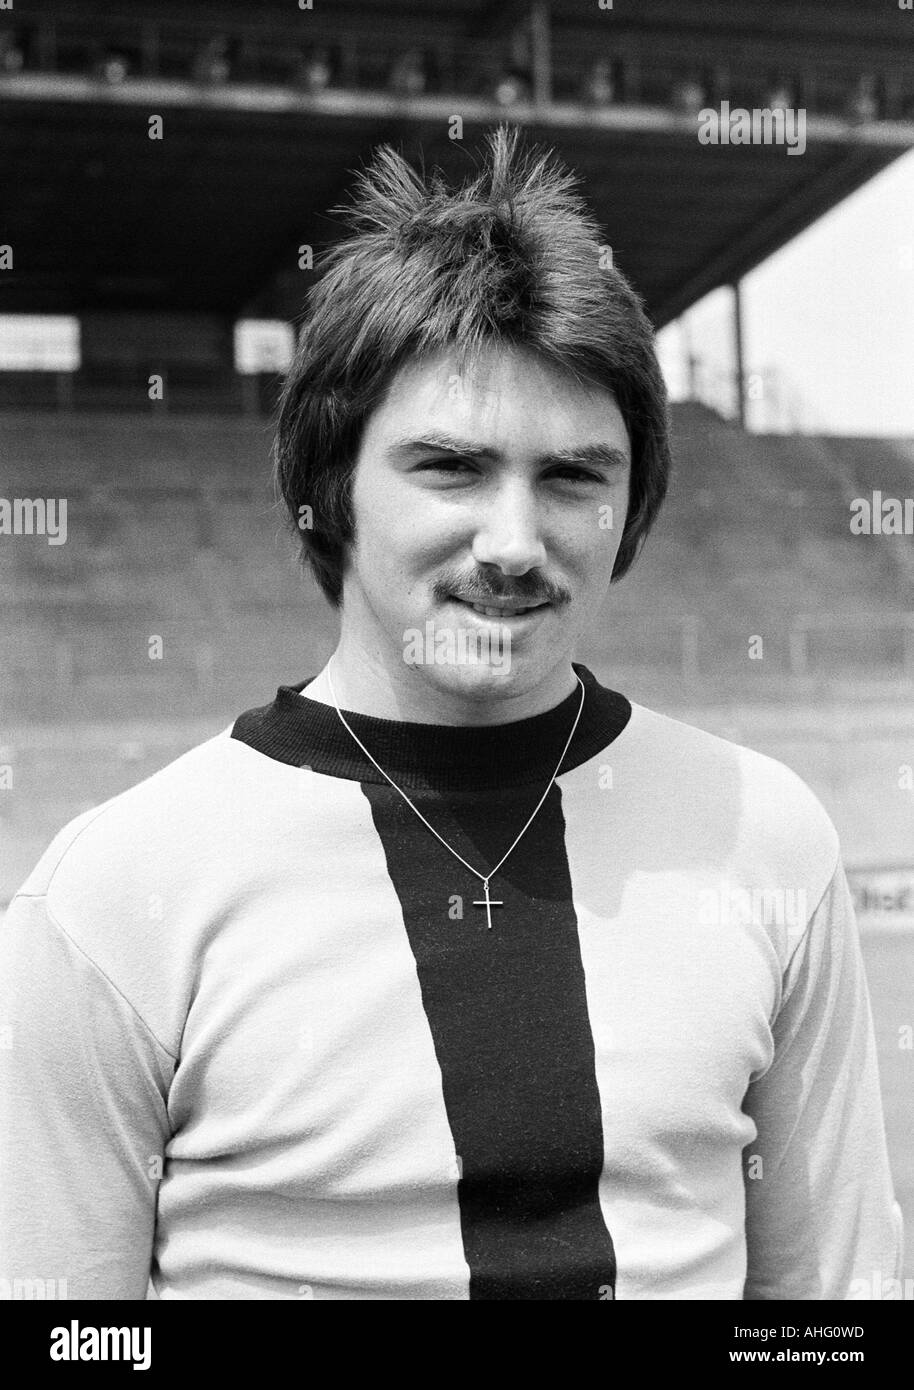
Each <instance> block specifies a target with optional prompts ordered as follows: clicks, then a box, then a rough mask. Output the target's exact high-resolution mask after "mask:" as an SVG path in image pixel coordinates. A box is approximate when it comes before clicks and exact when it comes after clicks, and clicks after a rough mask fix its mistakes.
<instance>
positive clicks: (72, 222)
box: [0, 0, 914, 325]
mask: <svg viewBox="0 0 914 1390" xmlns="http://www.w3.org/2000/svg"><path fill="white" fill-rule="evenodd" d="M531 15H532V19H531V18H530V16H531ZM524 25H527V29H526V32H527V34H528V35H529V36H530V39H531V42H530V46H529V49H528V56H529V57H530V59H531V65H530V86H529V88H525V87H524V84H523V81H522V80H521V83H520V86H519V87H517V88H516V90H515V96H516V97H517V100H516V101H515V103H514V104H512V105H507V106H505V105H502V104H500V103H499V101H498V100H496V98H495V96H494V95H493V93H494V91H495V89H496V87H497V86H498V83H499V81H501V82H505V81H507V82H508V83H509V84H510V82H511V81H513V80H514V78H513V77H512V63H513V72H514V74H515V76H516V73H517V70H518V61H519V60H518V56H517V55H518V52H521V53H522V48H523V45H522V43H521V49H520V50H519V49H518V43H519V42H521V40H520V39H519V38H518V35H519V34H521V35H522V32H523V31H522V30H521V29H519V27H518V26H524ZM222 38H224V39H225V42H224V43H221V42H220V40H221V39H222ZM912 44H914V12H910V11H904V10H901V9H899V8H898V7H897V5H895V4H894V3H889V0H831V3H829V4H828V5H823V4H822V3H821V0H806V3H799V0H765V4H764V5H762V4H760V3H758V0H751V2H750V0H650V2H649V3H646V4H645V3H641V4H638V5H637V6H635V5H630V4H627V3H626V4H623V3H621V0H617V4H616V6H615V7H613V8H610V9H601V8H600V7H599V4H598V0H593V3H589V4H587V5H586V6H585V5H583V4H580V3H574V2H573V0H552V3H551V4H549V5H548V6H547V5H546V4H545V3H535V2H534V3H532V4H530V3H528V4H515V3H510V0H487V2H486V3H484V2H483V0H447V3H445V2H444V0H411V3H406V2H405V0H404V2H403V3H394V0H376V3H372V4H369V3H366V0H333V3H332V4H331V3H326V4H321V3H320V0H315V7H314V9H313V10H312V11H307V10H304V11H301V10H296V8H295V7H294V6H293V5H292V4H291V3H283V4H278V3H275V2H274V0H262V3H261V4H259V5H258V6H256V7H252V6H250V5H247V4H243V3H237V0H222V2H221V3H219V4H218V5H216V4H212V3H202V2H201V3H192V4H187V3H178V0H155V3H154V4H149V3H148V0H133V3H132V4H131V5H130V6H129V7H128V6H127V5H126V4H124V5H122V6H118V5H112V4H110V3H108V4H102V3H101V2H100V0H91V2H90V0H72V3H70V4H68V6H67V7H66V10H65V12H63V13H61V14H49V11H48V10H47V8H46V7H45V6H43V5H42V4H40V3H39V0H16V6H15V9H14V10H13V11H4V12H3V13H2V14H0V121H2V140H0V181H2V185H3V186H4V187H5V188H6V189H7V190H8V191H9V190H12V193H13V196H12V197H11V198H8V199H7V207H6V210H5V212H4V213H3V214H2V220H0V243H8V244H10V245H11V246H12V247H13V248H14V268H13V269H12V270H11V271H5V272H3V274H2V275H0V311H5V312H49V313H50V312H53V313H80V312H85V311H87V310H97V309H106V310H130V311H133V312H138V311H142V312H156V311H165V310H177V311H186V312H191V311H200V312H212V313H219V314H225V315H230V316H239V315H240V314H242V313H252V312H253V313H259V314H266V315H273V314H276V315H279V316H282V317H289V318H292V317H295V315H296V314H297V313H298V312H299V309H300V306H301V299H302V295H303V293H304V290H305V288H306V282H305V278H304V277H303V275H302V273H301V271H300V270H299V269H298V248H299V246H301V245H302V244H309V245H312V246H313V247H314V249H315V251H317V250H318V249H319V248H320V247H321V246H322V245H323V244H326V243H327V242H328V241H330V240H332V239H333V237H334V236H335V235H336V232H337V223H336V221H335V220H334V219H332V218H328V217H327V215H326V211H327V209H328V208H329V207H331V206H332V205H334V204H337V203H340V202H342V201H345V198H346V194H347V189H348V187H349V185H350V183H351V171H353V170H354V169H357V168H358V167H360V165H362V164H363V163H364V162H365V160H366V159H367V158H368V156H369V155H370V152H371V149H372V148H373V147H374V146H375V145H376V144H378V143H380V142H382V141H390V142H392V143H394V144H395V145H397V146H399V147H400V148H402V149H403V151H404V153H405V154H406V155H407V156H408V157H410V158H414V159H416V160H418V159H419V157H420V152H421V154H422V156H423V157H424V161H425V164H426V166H430V165H432V164H436V163H437V164H440V165H441V166H442V167H443V168H444V169H445V171H446V172H447V173H449V174H450V175H452V176H459V175H461V174H467V173H469V172H471V171H472V169H473V167H474V152H475V151H476V150H477V149H478V147H479V145H480V143H481V137H482V135H483V132H484V131H485V130H486V129H487V128H489V127H491V126H493V125H494V124H496V123H497V122H498V121H500V120H504V119H509V120H513V121H516V122H518V123H520V124H522V125H524V126H525V127H526V128H527V130H528V133H529V135H530V137H531V138H532V139H536V140H540V141H544V142H546V143H548V144H550V145H552V146H554V147H555V148H556V150H557V151H558V152H559V153H560V154H561V155H562V156H563V157H564V158H565V159H566V160H567V161H568V163H570V164H571V165H572V166H573V167H574V168H575V169H576V170H577V171H578V173H579V174H580V175H581V176H582V178H583V180H584V186H585V192H586V194H587V196H588V198H589V199H590V201H591V203H592V204H593V206H594V208H595V210H596V212H597V215H598V217H599V219H600V221H601V224H602V225H603V226H604V227H605V229H606V234H607V240H608V242H609V244H610V245H611V246H612V247H613V253H614V257H615V260H616V263H617V264H619V265H620V266H621V267H622V268H623V269H624V270H625V271H626V273H627V274H629V275H630V276H631V278H632V279H633V280H634V282H635V284H636V285H637V286H638V288H639V289H640V291H641V292H642V294H643V295H644V296H645V298H646V300H647V303H648V308H649V310H650V312H651V314H652V316H653V318H654V320H655V322H657V323H658V325H659V324H663V323H664V322H667V321H669V320H670V319H671V318H673V317H675V316H676V315H677V314H678V313H680V312H682V311H683V310H684V309H685V308H687V307H688V305H689V304H691V303H693V302H694V301H695V300H696V299H698V298H700V297H701V295H702V294H704V293H706V292H707V291H708V290H710V289H713V288H715V287H716V286H717V285H720V284H725V283H728V282H730V281H732V280H734V279H737V278H738V277H739V276H741V275H742V274H744V273H746V272H747V271H748V270H750V269H751V268H752V267H753V266H755V265H756V264H758V263H759V261H761V260H763V259H764V258H765V257H766V256H768V255H769V254H771V252H772V251H774V250H776V249H777V248H778V247H779V246H781V245H783V244H784V243H785V242H786V241H788V240H790V239H791V238H792V237H793V236H795V235H796V234H797V232H799V231H800V230H802V229H803V228H804V227H805V226H807V225H808V224H810V223H811V222H813V221H814V220H815V219H816V218H818V217H819V216H820V215H821V214H822V213H824V212H825V211H827V210H828V209H829V208H831V207H832V206H834V204H835V203H837V202H838V201H840V199H842V198H843V197H844V196H846V195H847V194H848V193H850V192H851V191H853V190H854V189H855V188H856V187H858V186H859V185H861V184H862V183H864V182H865V181H866V180H867V179H869V178H870V177H872V176H873V175H874V174H875V173H877V172H878V171H879V170H880V169H882V168H883V167H885V166H886V165H887V164H888V163H890V162H891V161H892V160H893V159H895V158H896V157H897V156H898V155H899V154H901V153H903V152H904V150H906V149H908V148H911V147H912V146H914V46H912ZM411 49H418V50H419V59H418V61H419V63H420V65H421V66H422V67H423V69H424V71H425V74H426V82H425V89H424V90H423V91H421V92H418V93H417V92H413V93H412V94H410V92H409V90H408V85H409V72H408V71H407V73H406V76H405V77H404V73H403V67H402V62H403V59H404V57H406V58H407V63H406V67H407V69H409V67H410V63H409V60H408V55H409V53H410V50H411ZM10 55H12V57H10ZM17 55H18V56H17ZM512 55H513V57H512ZM522 57H523V54H522ZM220 62H224V64H225V71H224V72H223V73H222V75H221V76H220V75H218V74H215V75H214V73H215V69H218V67H219V64H220ZM596 62H603V63H605V64H606V65H607V66H606V67H605V68H604V69H603V73H602V76H603V80H604V83H609V84H611V86H612V93H611V99H609V100H606V101H604V102H603V103H602V104H601V103H599V102H595V100H594V98H593V97H590V98H587V99H585V98H584V97H582V84H583V83H584V82H586V81H587V79H588V77H589V76H592V65H593V64H594V63H596ZM309 64H310V65H311V66H310V67H309V66H308V65H309ZM315 65H316V67H317V68H318V69H320V68H321V65H323V67H324V69H325V72H326V74H328V75H329V79H330V80H329V82H328V84H327V85H325V86H321V85H320V82H317V83H315V81H314V75H313V74H314V67H315ZM398 65H399V66H398ZM521 66H523V64H521ZM413 67H415V63H414V64H413ZM305 68H307V69H308V72H309V74H310V76H309V77H307V78H306V79H305V78H303V77H302V71H303V69H305ZM398 72H399V76H398V75H397V74H398ZM207 73H208V74H209V76H207ZM779 88H780V89H782V90H783V89H784V88H786V90H787V92H788V93H789V94H790V102H791V105H792V106H793V107H794V108H797V109H801V110H802V111H803V112H805V113H806V136H805V152H804V153H802V155H791V154H790V152H789V150H788V148H787V146H785V145H784V144H746V145H735V144H730V145H724V144H720V145H710V144H701V143H699V140H698V135H697V129H698V116H697V110H698V108H699V107H711V108H714V109H717V108H719V106H720V103H721V102H723V101H729V103H730V105H731V107H744V108H746V109H750V110H751V109H754V108H764V107H767V106H769V105H771V102H770V100H769V98H770V97H771V96H772V94H773V92H774V91H776V90H777V89H779ZM502 95H503V96H504V91H503V92H502ZM604 96H608V92H607V93H604ZM152 114H158V115H161V116H162V119H163V138H162V139H161V140H151V139H149V138H148V120H149V117H150V115H152ZM455 115H459V116H460V117H461V119H462V121H463V132H462V139H459V140H453V139H451V138H450V137H449V132H450V131H451V130H452V129H453V125H452V119H453V117H454V116H455Z"/></svg>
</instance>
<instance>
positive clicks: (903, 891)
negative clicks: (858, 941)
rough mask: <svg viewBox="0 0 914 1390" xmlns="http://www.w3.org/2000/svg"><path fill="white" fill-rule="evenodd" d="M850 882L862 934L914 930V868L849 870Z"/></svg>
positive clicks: (913, 866)
mask: <svg viewBox="0 0 914 1390" xmlns="http://www.w3.org/2000/svg"><path fill="white" fill-rule="evenodd" d="M847 881H848V883H849V884H850V887H851V892H852V893H853V895H854V907H855V908H856V912H857V922H858V924H859V926H860V927H861V928H862V929H863V930H870V929H873V928H877V929H880V930H884V929H889V930H894V929H895V928H899V927H900V928H905V927H906V928H909V929H910V928H914V865H912V866H909V867H908V868H896V867H886V868H871V869H848V871H847Z"/></svg>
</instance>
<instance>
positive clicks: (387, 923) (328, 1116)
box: [0, 129, 901, 1300]
mask: <svg viewBox="0 0 914 1390" xmlns="http://www.w3.org/2000/svg"><path fill="white" fill-rule="evenodd" d="M490 144H491V149H490V164H489V166H488V167H487V168H486V169H485V170H483V171H482V172H481V173H480V175H479V176H478V178H477V179H476V180H475V181H473V182H471V183H470V184H469V185H468V186H467V187H465V188H463V189H461V190H459V191H457V192H452V191H450V190H448V189H447V188H446V187H445V186H444V184H443V183H442V181H441V180H440V179H439V178H435V179H433V180H432V182H431V183H430V184H426V183H424V182H422V181H421V180H420V179H419V178H418V177H417V176H416V175H415V174H414V173H413V172H412V171H411V170H410V169H409V167H408V166H407V165H406V164H405V163H404V162H403V161H402V160H401V159H400V158H399V157H398V156H397V155H396V154H395V153H394V152H393V151H391V150H384V151H381V152H380V153H379V154H378V155H377V158H376V160H375V162H374V164H373V166H372V167H371V168H370V169H369V171H368V172H367V173H366V174H364V175H362V176H361V179H360V186H359V190H358V198H357V201H356V204H355V207H354V209H353V210H352V213H351V223H352V235H351V236H350V237H349V238H348V239H347V240H345V241H344V242H342V243H340V244H339V245H338V246H337V247H336V248H335V249H334V250H333V251H332V252H331V253H330V254H329V256H328V258H327V262H326V265H325V267H324V274H323V276H322V278H321V280H320V281H319V283H318V285H317V287H316V288H315V290H314V292H313V293H312V295H311V298H310V302H309V306H308V315H307V320H306V323H305V328H304V332H303V335H302V340H301V344H300V348H299V352H298V355H297V358H296V361H295V363H294V365H293V367H292V369H291V371H290V373H289V376H288V380H287V384H286V389H285V394H284V398H283V402H282V407H281V413H280V421H279V431H278V441H277V453H276V461H277V479H278V483H279V486H280V489H281V492H282V497H283V500H284V503H285V506H286V508H287V510H288V514H289V517H290V518H291V520H292V522H293V523H294V525H295V527H296V533H297V535H298V536H299V537H300V540H301V543H302V553H303V555H304V556H305V557H306V558H307V560H308V561H309V562H310V564H311V566H312V567H313V570H314V573H315V575H316V577H317V579H318V581H319V583H320V585H321V586H322V588H323V591H324V593H325V594H326V596H327V598H328V599H329V600H330V602H331V603H332V604H334V605H335V606H337V607H339V609H340V618H341V627H340V639H339V644H338V646H337V648H336V651H335V652H334V654H333V657H332V658H331V660H330V661H329V662H328V664H327V666H326V667H325V668H324V669H323V670H322V671H320V672H319V673H318V674H317V675H316V676H312V677H311V678H310V679H308V680H305V681H302V682H299V683H298V684H296V685H293V686H285V687H281V688H280V690H279V691H278V692H277V695H276V699H275V700H274V701H273V702H272V703H269V704H266V705H264V706H263V707H261V708H258V709H254V710H249V711H247V713H245V714H242V715H241V716H240V717H239V718H238V719H237V720H236V721H235V723H234V724H233V726H232V727H231V728H228V729H225V730H224V731H223V732H222V733H220V734H218V735H217V736H216V737H215V738H213V739H211V740H209V741H208V742H206V743H204V744H202V745H201V746H200V747H197V748H195V749H192V750H191V751H190V752H189V753H187V754H186V755H185V756H184V757H182V758H179V759H178V760H177V761H176V762H174V763H172V764H171V765H170V766H168V767H166V768H165V769H163V770H162V771H161V772H159V773H158V774H156V775H155V776H154V777H151V778H149V779H148V780H146V781H144V782H143V783H141V784H140V785H139V786H137V787H134V788H133V789H132V790H130V791H128V792H126V793H124V794H122V795H120V796H117V797H115V798H113V799H112V800H111V801H109V802H107V803H106V804H105V805H103V806H101V807H98V808H96V809H95V810H93V811H90V812H88V813H86V814H84V815H82V816H80V817H79V818H78V819H77V820H75V821H74V822H72V823H71V824H70V825H69V826H67V827H66V829H65V830H63V831H62V832H61V833H60V835H59V836H58V837H57V838H56V839H55V841H54V843H53V844H52V845H51V847H50V848H49V849H48V850H47V852H46V853H45V855H44V856H43V858H42V859H41V861H40V863H39V864H38V866H37V867H36V869H35V870H34V872H33V873H32V875H31V877H30V878H29V879H28V881H27V882H26V884H25V885H24V886H23V888H22V890H21V892H20V894H19V895H18V896H17V898H16V899H15V901H14V903H13V905H12V907H11V910H10V912H9V914H8V916H7V919H6V922H5V923H4V926H3V929H2V934H0V941H2V1014H0V1016H2V1018H3V1019H4V1020H6V1021H7V1022H8V1026H9V1028H10V1030H11V1033H10V1037H11V1042H12V1045H11V1047H10V1048H9V1049H8V1050H7V1051H6V1052H5V1053H3V1054H2V1056H3V1089H2V1094H3V1114H2V1141H0V1142H2V1145H3V1166H4V1181H3V1186H2V1195H0V1202H2V1223H0V1252H2V1257H0V1263H2V1269H0V1274H2V1275H3V1276H4V1277H6V1278H15V1277H24V1276H25V1275H27V1274H31V1275H40V1274H41V1273H42V1272H47V1273H48V1274H49V1275H50V1274H52V1273H56V1274H57V1276H58V1277H59V1276H60V1275H61V1274H63V1275H65V1276H66V1278H67V1280H68V1286H69V1294H70V1296H71V1297H74V1298H82V1297H86V1298H122V1299H131V1298H132V1299H138V1298H142V1297H143V1296H144V1293H145V1290H146V1285H147V1276H150V1275H151V1279H152V1283H153V1285H154V1287H155V1290H156V1292H157V1293H158V1295H159V1296H160V1297H162V1298H164V1299H179V1298H218V1299H223V1298H225V1299H236V1298H298V1297H305V1298H319V1299H332V1298H340V1299H375V1298H377V1299H420V1298H421V1299H458V1300H459V1299H467V1298H470V1299H599V1300H609V1299H613V1298H618V1299H703V1298H708V1299H741V1298H744V1297H745V1298H754V1299H786V1298H804V1299H818V1298H829V1299H844V1298H847V1297H854V1296H859V1295H860V1292H861V1289H863V1291H864V1295H865V1288H864V1285H865V1286H866V1287H869V1286H870V1285H869V1284H868V1283H866V1281H871V1280H872V1279H873V1277H874V1274H881V1275H882V1276H885V1277H886V1278H894V1277H896V1275H897V1273H898V1270H899V1265H900V1259H901V1228H900V1214H899V1211H898V1208H897V1206H896V1205H895V1204H894V1201H893V1195H892V1188H891V1181H890V1176H889V1168H888V1162H887V1157H886V1148H885V1138H884V1131H883V1120H882V1113H881V1107H880V1099H879V1088H878V1077H877V1071H876V1056H875V1047H874V1041H873V1030H872V1024H871V1020H870V1011H869V1003H868V998H867V991H866V985H865V982H864V975H863V967H862V963H861V958H860V951H859V945H858V941H857V936H856V930H855V924H854V918H853V910H852V905H851V899H850V896H849V893H848V887H847V882H846V879H845V876H844V871H843V868H842V865H841V859H840V855H839V846H838V842H837V836H836V833H835V830H834V828H833V826H832V824H831V822H830V820H829V818H828V816H827V815H826V813H825V811H824V810H823V808H822V807H821V805H820V804H819V802H818V801H817V800H816V798H815V797H814V796H813V794H812V793H811V791H809V789H808V788H807V787H806V786H805V785H804V784H803V783H802V782H801V781H800V780H799V779H798V778H797V777H796V776H795V775H794V774H793V773H792V772H790V771H789V770H788V769H787V768H786V767H784V766H782V765H781V764H779V763H777V762H774V761H772V760H771V759H769V758H766V757H763V756H761V755H760V754H757V753H754V752H751V751H750V750H748V749H745V748H741V747H738V746H736V745H734V744H731V743H728V742H726V741H724V740H721V739H718V738H714V737H712V736H710V735H708V734H705V733H703V732H700V731H699V730H697V729H693V728H690V727H688V726H686V725H684V724H681V723H678V722H677V721H675V720H672V719H668V718H665V717H663V716H661V715H659V714H656V713H653V712H651V711H650V710H648V709H646V708H644V707H642V706H640V705H638V704H637V703H634V702H632V701H630V700H629V699H627V698H626V697H625V696H624V695H622V694H621V693H618V692H615V691H613V690H611V689H608V688H606V687H604V686H603V685H601V684H600V683H599V682H598V681H597V680H596V678H595V677H594V676H593V674H592V673H591V672H590V671H589V670H588V669H587V668H585V667H584V666H582V665H580V664H578V663H575V662H574V661H573V653H574V650H575V645H576V643H577V640H578V638H579V636H580V635H581V634H582V633H583V632H584V631H585V630H586V629H587V628H588V626H589V625H590V624H591V623H592V621H593V620H594V619H596V618H597V616H598V614H599V613H600V612H601V611H602V609H603V604H604V600H605V599H606V597H607V594H608V591H609V586H610V581H611V580H612V579H619V578H621V576H622V575H623V574H624V573H625V572H626V570H627V569H628V568H629V567H630V565H631V564H632V562H633V560H634V558H635V557H636V555H637V553H638V550H639V548H640V546H641V545H642V544H643V542H644V539H645V537H646V535H647V533H648V530H649V528H650V526H651V524H652V522H653V520H654V517H655V516H656V513H657V510H658V508H659V506H660V504H661V502H662V499H663V496H664V493H665V490H666V479H667V471H668V463H669V447H668V437H667V417H666V406H665V398H664V391H663V386H662V381H661V376H660V373H659V370H658V366H657V360H656V357H655V353H654V346H653V341H652V335H651V330H650V327H649V325H648V322H647V320H646V318H645V317H644V315H643V313H642V310H641V308H640V305H639V303H638V300H637V298H636V296H635V295H634V293H633V291H632V290H631V289H630V288H629V286H628V285H627V283H626V282H625V280H624V279H623V277H622V276H621V275H620V273H619V272H618V271H617V270H615V269H613V268H612V267H611V266H608V265H606V264H605V263H601V247H600V240H599V235H598V231H597V228H596V226H595V224H594V223H593V221H592V219H591V218H590V216H589V214H588V213H587V212H586V210H585V209H584V208H583V206H582V204H581V202H580V200H579V198H578V195H577V194H576V192H575V191H574V181H573V179H572V178H571V177H570V176H569V175H568V174H567V173H565V172H563V171H562V169H561V168H560V166H557V165H556V164H555V163H554V162H552V161H551V160H550V158H549V157H548V156H544V155H524V153H523V152H522V151H521V150H520V149H519V148H518V144H517V136H516V132H509V131H507V130H505V129H502V130H500V131H498V132H497V133H496V134H495V135H494V136H493V137H491V141H490ZM602 260H603V261H605V258H602ZM646 621H650V618H649V615H648V616H647V617H646ZM861 1281H863V1284H861ZM871 1296H873V1295H871Z"/></svg>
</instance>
